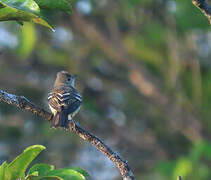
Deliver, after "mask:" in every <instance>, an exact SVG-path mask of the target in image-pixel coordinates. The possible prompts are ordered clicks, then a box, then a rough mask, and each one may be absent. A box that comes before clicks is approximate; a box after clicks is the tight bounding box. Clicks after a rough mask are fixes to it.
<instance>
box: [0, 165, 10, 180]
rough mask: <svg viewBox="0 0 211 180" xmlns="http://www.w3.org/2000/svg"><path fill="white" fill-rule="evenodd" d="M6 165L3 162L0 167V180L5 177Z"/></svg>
mask: <svg viewBox="0 0 211 180" xmlns="http://www.w3.org/2000/svg"><path fill="white" fill-rule="evenodd" d="M7 166H8V164H7V162H6V161H5V162H3V163H2V165H1V166H0V179H2V180H3V179H5V175H6V168H7Z"/></svg>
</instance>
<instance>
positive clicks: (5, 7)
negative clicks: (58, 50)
mask: <svg viewBox="0 0 211 180" xmlns="http://www.w3.org/2000/svg"><path fill="white" fill-rule="evenodd" d="M9 20H15V21H18V22H22V21H29V22H34V23H38V24H41V25H43V26H46V27H48V28H50V29H52V30H53V27H52V26H51V25H49V24H48V22H47V21H45V20H44V19H43V18H42V17H41V14H40V8H39V6H38V5H37V3H36V2H35V1H33V0H13V1H10V0H0V21H9Z"/></svg>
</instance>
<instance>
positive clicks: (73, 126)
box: [0, 90, 135, 180]
mask: <svg viewBox="0 0 211 180" xmlns="http://www.w3.org/2000/svg"><path fill="white" fill-rule="evenodd" d="M1 101H3V102H5V103H7V104H11V105H15V106H17V107H18V108H20V109H23V110H26V111H29V112H31V113H33V114H35V115H38V116H41V117H42V118H43V119H46V120H47V121H51V120H52V117H53V114H51V113H49V112H47V111H45V110H44V109H42V108H40V107H38V106H37V105H35V104H33V103H32V102H30V101H29V100H28V99H27V98H25V97H24V96H16V95H14V94H9V93H7V92H5V91H3V90H0V102H1ZM69 129H70V130H72V132H74V133H75V134H77V135H78V136H79V137H80V138H82V139H83V140H85V141H88V142H89V143H91V144H92V145H93V146H95V147H96V148H97V149H98V150H99V151H100V152H102V153H103V154H104V155H106V156H107V157H108V158H109V159H110V160H111V161H112V162H113V163H114V164H115V165H116V167H117V168H118V169H119V171H120V173H121V175H122V177H123V180H135V178H134V176H133V173H132V170H131V169H130V167H129V165H128V162H127V161H125V160H124V159H123V158H122V157H121V156H120V155H119V154H118V153H115V152H114V151H113V150H112V149H111V148H110V147H108V146H107V145H106V144H105V143H104V142H103V141H102V140H100V139H99V138H98V137H96V136H95V135H93V134H91V133H89V132H88V131H86V130H85V129H83V128H82V127H80V126H79V125H78V124H77V123H74V121H70V123H69Z"/></svg>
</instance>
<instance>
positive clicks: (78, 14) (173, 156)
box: [0, 0, 211, 180]
mask: <svg viewBox="0 0 211 180" xmlns="http://www.w3.org/2000/svg"><path fill="white" fill-rule="evenodd" d="M34 2H36V3H37V4H38V6H39V8H41V9H42V8H45V10H46V11H45V12H44V11H43V9H42V11H41V12H40V15H41V14H42V15H44V14H45V15H44V17H48V19H49V20H48V21H49V22H52V23H53V24H54V25H55V29H56V32H54V33H53V32H50V31H48V30H46V29H44V28H41V27H39V26H36V25H33V24H30V23H24V25H23V26H19V25H17V24H15V23H13V24H11V23H4V24H1V26H0V33H1V34H2V36H0V51H1V52H2V55H1V56H0V59H1V61H0V75H1V76H0V85H1V88H3V89H4V90H7V91H10V92H14V93H17V94H19V95H25V96H26V97H27V98H29V99H30V100H32V101H33V102H35V103H36V104H39V105H41V106H43V107H44V108H47V102H46V101H47V98H46V96H47V93H48V92H49V90H50V89H51V88H52V86H53V81H54V79H55V75H56V73H57V72H58V71H60V70H67V71H70V72H71V73H73V74H77V75H78V78H77V82H76V83H77V88H78V89H79V92H81V93H82V94H83V106H82V109H81V111H80V113H79V114H78V115H77V117H76V120H77V122H79V123H80V124H81V125H82V126H84V127H86V128H87V129H89V130H90V131H92V132H93V133H94V134H97V135H98V136H99V137H101V138H102V139H104V140H106V142H107V143H108V144H109V145H111V146H112V147H114V149H116V150H117V151H119V152H120V153H121V154H122V155H123V157H124V158H125V159H127V160H128V161H129V164H130V165H131V167H132V169H133V170H134V174H135V177H137V178H140V179H146V180H147V179H162V180H163V179H176V176H178V175H181V176H182V178H183V179H185V180H189V179H191V180H198V179H200V180H209V179H211V173H210V162H211V159H210V152H211V150H210V142H209V141H210V132H211V123H210V118H211V111H210V107H211V83H210V82H211V63H210V58H211V52H210V47H211V44H210V41H211V33H210V25H209V23H208V21H207V19H206V17H204V15H203V14H202V13H201V12H200V11H199V10H198V9H197V8H196V7H194V6H193V5H192V3H191V0H189V1H184V0H176V1H174V0H160V1H154V0H121V1H120V0H118V1H110V0H104V1H97V0H76V1H73V2H72V7H71V6H67V4H69V3H70V2H69V1H65V0H64V1H52V2H53V3H57V2H61V3H63V4H56V5H55V6H48V3H49V2H50V1H47V0H46V1H34ZM42 3H46V4H47V5H46V4H42ZM60 5H61V7H59V6H60ZM2 6H4V5H2ZM2 6H1V7H2ZM57 8H58V9H57ZM70 8H72V9H73V13H72V15H69V14H65V13H61V12H58V13H57V12H52V11H49V10H55V9H57V10H59V9H60V10H62V11H67V12H70V11H71V9H70ZM1 10H3V9H0V14H1ZM49 12H51V13H49ZM46 14H47V15H46ZM39 18H40V16H39ZM5 31H6V32H5ZM6 35H7V36H6ZM3 36H5V37H6V39H7V42H5V41H4V39H5V38H1V37H3ZM2 39H3V40H2ZM13 41H14V42H16V45H11V44H12V42H13ZM9 43H11V44H9ZM14 44H15V43H14ZM23 59H24V61H23ZM138 73H139V75H137V74H138ZM11 77H15V78H11ZM7 137H8V138H7ZM0 138H1V141H0V149H3V150H4V151H3V150H2V152H4V153H0V160H1V159H2V161H3V160H5V159H7V158H11V157H12V156H16V155H17V151H18V150H20V149H21V148H22V147H23V146H26V145H27V146H29V145H31V143H32V139H33V143H38V144H40V143H42V144H45V145H46V146H47V147H48V149H49V151H50V152H49V153H48V154H43V155H41V157H40V158H42V159H45V160H46V161H47V162H50V164H55V165H56V166H58V167H68V166H69V165H70V162H74V163H78V164H79V166H80V167H83V168H84V169H88V171H90V172H92V173H91V174H92V176H93V179H99V177H100V178H101V179H102V180H107V179H112V180H119V179H121V178H120V176H119V174H118V173H117V172H116V169H115V168H113V165H111V164H107V161H106V160H105V159H102V158H101V156H97V155H96V154H97V153H96V152H95V151H94V148H90V147H87V145H86V144H85V143H83V142H81V141H80V140H79V139H78V137H76V136H74V135H69V133H66V132H63V131H62V130H51V129H49V127H48V125H47V124H46V123H45V122H43V121H41V120H40V119H38V118H37V117H32V116H31V115H30V114H28V113H22V112H21V111H18V110H17V109H16V108H12V107H11V106H9V105H5V104H3V103H2V104H1V105H0ZM17 144H18V146H17ZM70 149H71V153H70ZM61 152H62V153H61ZM55 156H56V158H54V157H55ZM84 161H85V162H84ZM86 162H87V163H86ZM104 174H106V175H107V176H106V175H104ZM112 175H113V176H112ZM108 176H109V177H108Z"/></svg>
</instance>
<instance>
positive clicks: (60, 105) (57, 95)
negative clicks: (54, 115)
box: [48, 87, 82, 114]
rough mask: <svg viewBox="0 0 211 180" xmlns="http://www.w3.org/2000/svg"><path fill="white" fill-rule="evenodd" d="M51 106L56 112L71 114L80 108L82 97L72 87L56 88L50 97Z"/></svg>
mask: <svg viewBox="0 0 211 180" xmlns="http://www.w3.org/2000/svg"><path fill="white" fill-rule="evenodd" d="M48 101H49V105H50V106H51V107H52V108H53V109H55V110H56V111H61V110H62V109H63V110H67V111H68V113H69V114H71V113H73V112H74V111H75V110H77V109H78V108H79V106H80V105H81V103H82V97H81V95H80V94H79V93H78V92H77V91H76V89H74V88H71V87H62V88H61V87H60V88H55V89H53V90H52V91H51V93H49V95H48Z"/></svg>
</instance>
